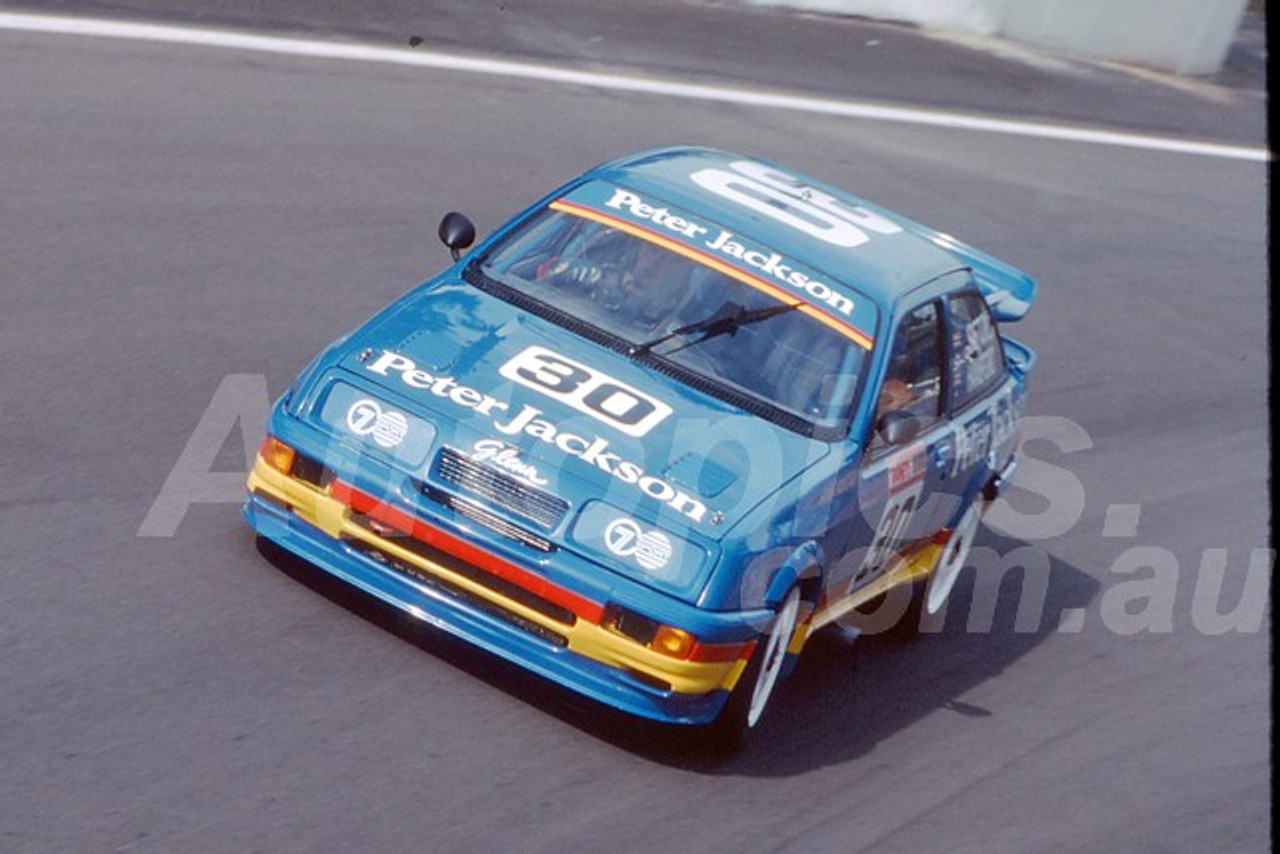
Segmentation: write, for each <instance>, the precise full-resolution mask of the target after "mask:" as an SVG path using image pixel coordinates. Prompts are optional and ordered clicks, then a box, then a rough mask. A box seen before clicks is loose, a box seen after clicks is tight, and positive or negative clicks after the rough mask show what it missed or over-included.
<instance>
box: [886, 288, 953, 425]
mask: <svg viewBox="0 0 1280 854" xmlns="http://www.w3.org/2000/svg"><path fill="white" fill-rule="evenodd" d="M891 346H892V348H893V349H892V350H891V351H890V353H889V366H888V368H887V369H886V370H885V376H884V382H883V383H882V384H881V386H880V396H879V398H878V399H877V401H876V421H877V422H878V421H879V420H880V416H882V415H884V414H885V413H886V412H893V411H895V410H905V411H907V412H910V413H912V414H913V415H919V416H924V417H929V416H937V415H940V414H941V412H942V328H941V324H940V323H939V320H938V304H937V303H936V302H929V303H925V304H924V305H922V306H920V307H919V308H917V309H915V310H914V311H912V312H911V313H910V314H908V315H907V316H906V317H904V318H902V322H901V323H899V324H898V329H897V331H896V332H894V334H893V344H892V345H891Z"/></svg>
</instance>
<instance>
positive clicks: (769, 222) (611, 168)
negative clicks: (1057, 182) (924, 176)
mask: <svg viewBox="0 0 1280 854" xmlns="http://www.w3.org/2000/svg"><path fill="white" fill-rule="evenodd" d="M742 161H749V162H750V163H755V164H760V165H762V166H765V167H768V168H770V169H772V170H776V171H778V172H782V173H785V174H787V175H789V176H791V177H792V178H794V179H796V180H797V181H798V182H799V183H800V184H803V185H804V186H806V187H809V188H812V189H814V190H818V191H820V192H822V193H826V194H828V195H830V196H832V197H834V198H835V199H836V200H837V201H839V202H840V203H841V204H843V205H845V206H847V207H853V208H861V209H863V210H866V211H871V212H873V213H875V214H878V215H879V216H881V217H884V218H886V219H889V220H890V221H892V222H895V223H901V224H903V230H902V231H900V232H896V233H893V234H887V235H886V234H875V233H870V232H869V233H868V237H869V239H868V240H867V241H866V242H865V243H863V244H861V245H859V246H856V247H853V248H849V247H845V246H838V245H835V244H833V243H831V242H829V241H827V240H823V239H821V238H820V237H817V236H814V235H813V234H810V233H808V232H807V231H806V230H804V229H800V228H794V227H789V226H788V225H786V224H785V223H783V222H780V221H777V220H776V219H771V218H769V217H766V216H762V215H761V214H759V213H757V212H755V211H753V210H752V209H751V208H750V207H748V206H746V205H743V204H739V203H736V202H734V201H733V200H731V199H729V198H727V197H725V196H722V195H719V194H717V193H715V192H713V191H711V190H709V189H705V188H704V187H703V186H700V185H699V184H697V183H695V182H694V181H693V180H691V179H690V176H691V175H693V174H694V173H695V172H699V171H701V170H704V169H716V170H725V171H729V170H732V169H733V164H735V163H740V162H742ZM583 178H584V179H586V180H603V181H609V182H612V183H615V184H619V185H621V186H624V187H627V188H628V189H631V190H634V191H636V192H639V193H644V194H646V195H649V196H652V197H656V198H658V199H661V200H662V201H663V202H664V203H667V204H670V205H672V206H674V207H678V208H682V209H684V210H685V211H686V212H688V213H691V214H694V215H699V216H703V217H706V218H707V219H709V220H711V221H713V222H715V223H716V224H717V225H720V226H722V227H724V228H727V229H729V230H730V231H733V232H736V233H738V234H741V235H744V236H747V237H749V238H751V239H753V240H755V241H758V242H760V243H762V244H765V245H767V246H770V247H771V248H772V249H773V250H775V251H777V252H780V253H782V254H783V255H786V256H789V257H791V258H794V259H795V260H797V261H799V262H801V263H803V264H805V265H806V266H809V267H812V268H814V269H816V270H818V271H821V272H822V273H824V274H826V275H827V276H829V277H831V279H832V280H833V281H832V284H833V285H835V286H836V287H844V288H848V289H849V290H848V294H847V295H848V296H850V297H855V296H857V295H858V294H859V293H861V294H862V295H865V296H867V297H870V298H871V299H872V300H874V301H875V302H876V303H878V304H879V305H880V306H882V307H884V308H885V309H887V310H888V311H889V313H890V314H892V313H893V311H894V309H895V307H896V305H897V303H898V301H899V299H900V298H901V297H902V296H903V295H905V294H907V293H909V292H910V291H913V290H915V289H916V288H917V287H919V286H921V285H924V284H926V283H928V282H930V281H933V280H934V279H936V278H938V277H939V276H942V275H944V274H946V273H948V272H951V271H954V270H957V269H960V268H962V267H964V266H965V264H964V262H963V261H961V260H960V259H958V258H957V257H956V256H954V255H952V254H951V253H949V252H946V251H945V250H943V249H941V248H940V247H938V246H936V245H935V244H934V243H932V242H931V241H929V240H927V239H925V238H924V237H921V236H919V235H918V234H915V233H913V232H912V230H911V229H910V228H909V227H908V226H907V223H908V221H907V220H905V219H903V218H902V217H900V216H898V215H896V214H893V213H891V212H889V211H887V210H885V209H883V208H881V207H879V206H877V205H875V204H873V203H871V202H868V201H866V200H865V199H862V198H860V197H858V196H855V195H853V194H851V193H848V192H846V191H844V190H840V189H838V188H836V187H832V186H830V185H828V184H825V183H823V182H821V181H818V180H816V179H813V178H810V177H808V176H806V175H802V174H799V173H797V172H795V171H794V170H792V169H789V168H787V167H782V166H777V165H775V164H773V163H770V162H768V161H766V160H761V159H758V158H748V157H743V156H740V155H736V154H732V153H730V152H726V151H718V150H715V149H710V148H699V147H675V148H661V149H654V150H651V151H644V152H640V153H638V154H633V155H630V156H627V157H624V158H621V159H618V160H614V161H611V162H609V163H605V164H602V165H601V166H598V167H596V168H595V169H592V170H591V171H589V172H587V173H586V174H585V175H584V176H583ZM912 225H913V224H912Z"/></svg>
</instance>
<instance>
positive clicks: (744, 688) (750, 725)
mask: <svg viewBox="0 0 1280 854" xmlns="http://www.w3.org/2000/svg"><path fill="white" fill-rule="evenodd" d="M799 618H800V588H798V587H793V588H791V590H790V591H789V592H788V593H787V595H786V597H784V598H783V600H782V604H781V605H779V606H778V611H777V613H776V614H775V615H774V618H773V622H771V623H770V624H769V628H768V630H767V631H766V632H765V633H764V634H763V635H761V636H760V640H759V642H758V643H757V644H756V650H755V652H754V653H753V654H752V656H751V663H750V664H748V665H747V669H746V670H745V671H743V673H742V678H740V679H739V680H738V684H737V686H736V687H735V688H734V689H733V693H732V694H731V695H729V701H728V702H727V703H726V704H725V707H724V710H723V711H722V712H721V713H720V717H719V718H717V719H716V728H717V730H718V731H719V734H720V735H721V736H722V737H725V738H727V739H728V740H730V741H733V742H737V741H739V740H740V739H741V738H742V736H743V735H745V734H746V733H747V732H749V731H750V730H753V729H755V728H756V726H757V725H758V724H759V723H760V720H761V718H763V716H764V712H765V708H766V707H767V706H768V705H769V699H770V698H771V697H772V696H773V692H774V689H775V688H776V687H777V685H778V679H779V677H780V676H781V675H782V669H783V664H784V663H785V662H786V658H787V647H788V646H789V645H790V643H791V636H792V635H794V634H795V631H796V623H797V622H798V620H799Z"/></svg>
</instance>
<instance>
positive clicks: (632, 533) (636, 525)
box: [570, 501, 707, 590]
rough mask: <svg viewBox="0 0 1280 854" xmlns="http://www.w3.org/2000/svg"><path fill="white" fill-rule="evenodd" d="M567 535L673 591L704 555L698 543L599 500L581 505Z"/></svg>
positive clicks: (696, 569)
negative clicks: (579, 511)
mask: <svg viewBox="0 0 1280 854" xmlns="http://www.w3.org/2000/svg"><path fill="white" fill-rule="evenodd" d="M570 536H571V537H572V538H573V540H574V541H575V542H576V543H578V544H579V545H581V546H583V547H585V548H586V549H588V550H589V551H591V552H592V553H594V554H595V555H597V556H598V557H599V558H600V559H601V561H602V562H603V563H606V564H607V565H609V566H612V567H616V568H617V569H619V570H621V571H623V572H625V573H626V574H627V575H631V576H633V577H637V578H639V579H641V580H644V581H652V582H655V583H657V584H659V585H661V586H664V587H670V588H672V589H675V590H684V589H686V588H687V587H688V586H689V585H690V584H692V583H693V582H694V580H696V579H697V577H698V575H699V574H700V573H701V571H702V567H703V564H704V563H705V561H706V558H707V553H706V551H705V550H704V549H703V548H702V547H701V546H698V545H696V544H694V543H691V542H689V541H688V540H686V539H684V538H683V537H678V536H676V535H675V534H672V533H670V532H668V531H664V530H662V529H661V528H659V527H657V526H656V525H651V524H649V523H647V522H644V521H642V520H640V519H637V518H636V517H635V516H633V515H631V514H630V513H627V512H626V511H625V510H620V509H618V508H617V507H614V506H613V505H612V504H607V503H605V502H603V501H591V502H588V503H587V504H586V506H584V507H583V509H582V512H581V513H579V514H578V518H577V521H575V522H574V524H573V530H572V531H571V532H570Z"/></svg>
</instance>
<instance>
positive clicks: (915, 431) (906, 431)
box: [876, 409, 920, 445]
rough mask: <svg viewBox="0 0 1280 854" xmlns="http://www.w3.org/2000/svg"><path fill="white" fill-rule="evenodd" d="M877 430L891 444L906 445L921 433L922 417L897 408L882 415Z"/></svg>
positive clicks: (877, 423)
mask: <svg viewBox="0 0 1280 854" xmlns="http://www.w3.org/2000/svg"><path fill="white" fill-rule="evenodd" d="M876 432H877V433H879V434H880V436H881V438H883V439H884V440H885V442H886V443H888V444H890V445H905V444H907V443H908V442H910V441H911V440H912V439H914V438H915V437H916V436H919V435H920V419H919V418H917V417H916V416H915V415H913V414H912V413H910V412H908V411H907V410H905V409H895V410H893V411H892V412H886V413H885V414H884V415H881V416H880V420H879V421H877V422H876Z"/></svg>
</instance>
